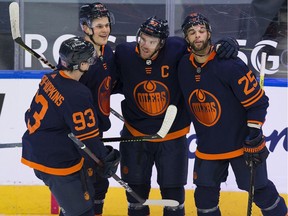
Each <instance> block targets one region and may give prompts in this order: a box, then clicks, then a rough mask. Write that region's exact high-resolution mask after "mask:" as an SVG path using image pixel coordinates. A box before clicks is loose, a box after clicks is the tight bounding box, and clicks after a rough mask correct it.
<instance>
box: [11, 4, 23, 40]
mask: <svg viewBox="0 0 288 216" xmlns="http://www.w3.org/2000/svg"><path fill="white" fill-rule="evenodd" d="M9 15H10V24H11V33H12V37H13V40H15V39H16V38H19V37H21V35H20V27H19V4H18V3H17V2H12V3H11V4H10V5H9Z"/></svg>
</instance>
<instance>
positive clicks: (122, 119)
mask: <svg viewBox="0 0 288 216" xmlns="http://www.w3.org/2000/svg"><path fill="white" fill-rule="evenodd" d="M110 112H111V113H112V114H113V115H114V116H116V117H117V118H119V119H120V120H121V121H123V122H125V119H124V117H123V116H122V115H121V114H120V113H118V112H117V111H116V110H114V109H113V108H111V107H110Z"/></svg>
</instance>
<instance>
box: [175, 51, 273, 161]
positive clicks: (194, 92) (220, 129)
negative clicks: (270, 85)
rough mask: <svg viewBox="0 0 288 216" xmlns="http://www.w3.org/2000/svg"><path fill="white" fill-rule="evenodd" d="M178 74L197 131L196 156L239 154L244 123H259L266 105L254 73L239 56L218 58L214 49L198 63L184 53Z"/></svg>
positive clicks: (215, 156) (263, 118) (264, 114)
mask: <svg viewBox="0 0 288 216" xmlns="http://www.w3.org/2000/svg"><path fill="white" fill-rule="evenodd" d="M178 77H179V82H180V87H181V90H182V92H183V95H184V98H185V102H186V106H187V109H188V111H189V113H190V117H191V120H192V122H193V124H194V127H195V130H196V135H197V150H196V155H197V157H199V158H202V159H207V160H214V159H227V158H233V157H237V156H240V155H242V154H243V148H242V146H243V142H244V140H245V138H246V136H247V135H248V126H247V123H254V124H260V125H262V124H263V123H264V121H265V116H266V110H267V107H268V105H269V104H268V97H267V96H266V95H265V92H264V90H262V89H261V88H260V86H259V83H258V81H257V80H256V77H255V76H254V74H253V72H252V71H251V70H250V69H249V68H248V67H247V65H246V64H245V63H244V62H243V61H242V60H241V59H239V58H237V59H229V60H226V59H219V58H218V57H217V56H216V53H215V52H214V51H213V52H212V53H211V54H210V56H209V57H208V59H207V61H206V62H205V63H203V64H202V65H201V66H199V65H197V64H196V62H195V58H194V55H193V54H188V55H185V56H184V57H183V58H182V59H181V61H180V63H179V67H178Z"/></svg>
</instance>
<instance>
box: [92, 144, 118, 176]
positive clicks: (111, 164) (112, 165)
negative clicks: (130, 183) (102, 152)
mask: <svg viewBox="0 0 288 216" xmlns="http://www.w3.org/2000/svg"><path fill="white" fill-rule="evenodd" d="M105 147H106V148H107V149H108V151H109V153H108V155H107V156H106V157H105V158H104V159H103V160H102V162H103V166H102V167H100V166H97V169H96V171H97V173H98V174H99V175H100V176H101V177H103V178H110V177H111V176H112V175H113V174H115V173H116V171H117V168H118V165H119V162H120V158H121V156H120V152H119V151H118V150H117V149H113V148H112V146H109V145H107V146H105Z"/></svg>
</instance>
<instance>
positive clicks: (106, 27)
mask: <svg viewBox="0 0 288 216" xmlns="http://www.w3.org/2000/svg"><path fill="white" fill-rule="evenodd" d="M92 29H93V32H94V34H93V39H94V41H95V43H96V44H99V45H106V44H107V41H108V37H109V34H110V31H111V29H110V23H109V19H108V17H100V18H97V19H94V20H93V22H92Z"/></svg>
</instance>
